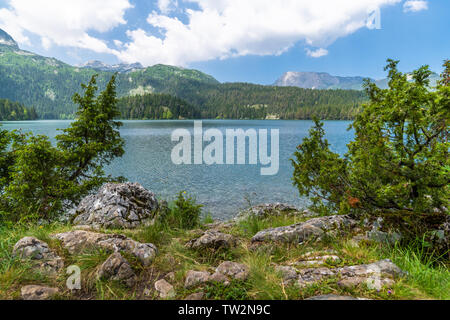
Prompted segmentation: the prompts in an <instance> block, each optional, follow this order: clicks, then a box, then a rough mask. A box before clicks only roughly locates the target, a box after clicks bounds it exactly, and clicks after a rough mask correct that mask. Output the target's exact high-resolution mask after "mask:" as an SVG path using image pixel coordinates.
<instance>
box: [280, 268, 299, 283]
mask: <svg viewBox="0 0 450 320" xmlns="http://www.w3.org/2000/svg"><path fill="white" fill-rule="evenodd" d="M275 271H276V272H278V273H280V274H281V276H282V277H283V281H284V282H285V283H288V282H291V281H293V280H295V279H297V278H298V274H297V269H295V268H293V267H288V266H276V267H275Z"/></svg>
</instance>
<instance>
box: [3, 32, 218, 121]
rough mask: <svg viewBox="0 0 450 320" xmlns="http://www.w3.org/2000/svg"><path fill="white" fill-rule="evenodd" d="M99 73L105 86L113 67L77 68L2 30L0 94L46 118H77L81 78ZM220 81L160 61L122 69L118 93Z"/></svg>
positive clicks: (166, 90) (177, 89)
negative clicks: (21, 44)
mask: <svg viewBox="0 0 450 320" xmlns="http://www.w3.org/2000/svg"><path fill="white" fill-rule="evenodd" d="M94 74H98V78H97V84H98V86H99V88H100V89H103V88H104V87H105V86H106V83H107V82H108V81H109V79H110V78H111V76H112V75H113V72H112V71H101V70H94V69H92V68H81V67H74V66H71V65H68V64H66V63H64V62H61V61H59V60H57V59H55V58H48V57H43V56H40V55H37V54H34V53H32V52H28V51H24V50H21V49H20V48H19V47H18V46H17V43H16V42H15V41H14V39H13V38H12V37H11V36H9V35H8V34H7V33H6V32H4V31H3V30H1V29H0V98H5V99H9V100H11V101H17V102H20V103H22V104H24V105H26V106H30V107H34V108H35V109H36V111H37V112H38V114H39V116H40V117H41V118H44V119H65V118H73V116H74V113H75V111H76V108H77V107H76V106H75V105H74V103H73V102H72V96H73V94H74V93H75V92H81V87H80V85H81V83H87V82H89V80H90V78H91V77H92V75H94ZM217 84H219V82H218V81H217V80H216V79H214V78H213V77H211V76H209V75H207V74H204V73H202V72H200V71H197V70H189V69H183V68H177V67H172V66H165V65H156V66H153V67H149V68H145V69H138V70H130V71H129V72H126V73H119V75H118V77H117V92H118V96H119V97H123V96H129V95H142V94H146V93H152V92H159V93H168V94H172V95H178V93H180V92H183V91H186V90H187V88H197V87H199V86H201V85H217Z"/></svg>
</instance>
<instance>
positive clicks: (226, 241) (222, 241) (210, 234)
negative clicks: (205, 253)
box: [187, 231, 237, 250]
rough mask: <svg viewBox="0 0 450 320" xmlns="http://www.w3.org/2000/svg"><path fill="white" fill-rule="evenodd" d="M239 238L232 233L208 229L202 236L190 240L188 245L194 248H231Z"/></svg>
mask: <svg viewBox="0 0 450 320" xmlns="http://www.w3.org/2000/svg"><path fill="white" fill-rule="evenodd" d="M236 243H237V240H236V238H235V237H233V236H232V235H230V234H225V233H221V232H218V231H206V232H205V233H204V234H203V235H202V236H201V237H199V238H197V239H194V240H192V241H190V242H189V243H188V244H187V246H188V247H189V248H192V249H216V250H217V249H221V248H223V249H229V248H232V247H235V246H236Z"/></svg>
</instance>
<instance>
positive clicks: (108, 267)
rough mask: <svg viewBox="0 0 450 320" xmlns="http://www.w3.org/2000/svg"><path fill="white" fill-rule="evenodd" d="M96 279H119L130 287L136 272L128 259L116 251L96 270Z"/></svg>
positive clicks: (134, 279)
mask: <svg viewBox="0 0 450 320" xmlns="http://www.w3.org/2000/svg"><path fill="white" fill-rule="evenodd" d="M97 279H106V280H115V281H120V282H122V283H124V284H126V285H127V286H129V287H132V286H133V285H134V284H135V282H136V274H135V273H134V271H133V269H132V268H131V266H130V264H129V263H128V261H127V260H126V259H125V258H124V257H122V255H121V254H120V253H118V252H116V253H113V254H112V255H111V256H110V257H109V258H108V259H107V260H106V261H105V262H104V263H103V264H102V266H101V267H100V269H99V270H98V272H97Z"/></svg>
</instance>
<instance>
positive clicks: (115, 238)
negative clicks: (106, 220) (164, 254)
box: [52, 230, 157, 266]
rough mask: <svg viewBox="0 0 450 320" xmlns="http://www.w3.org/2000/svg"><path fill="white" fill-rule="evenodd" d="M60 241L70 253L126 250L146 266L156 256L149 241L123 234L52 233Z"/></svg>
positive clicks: (155, 251) (155, 250)
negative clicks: (143, 241) (139, 240)
mask: <svg viewBox="0 0 450 320" xmlns="http://www.w3.org/2000/svg"><path fill="white" fill-rule="evenodd" d="M52 237H54V238H55V239H58V240H59V241H61V243H62V245H63V246H64V248H66V249H67V251H69V253H71V254H78V253H81V252H82V251H84V250H89V249H104V250H108V251H111V252H120V251H123V252H126V253H129V254H132V255H134V256H135V257H136V258H138V259H139V260H140V261H141V263H142V264H143V265H145V266H148V265H149V264H150V263H151V261H152V260H153V258H154V257H155V256H156V253H157V249H156V247H155V246H154V245H153V244H151V243H140V242H137V241H134V240H132V239H129V238H127V237H125V236H123V235H116V234H103V233H95V232H89V231H84V230H75V231H70V232H66V233H60V234H56V235H53V236H52Z"/></svg>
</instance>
